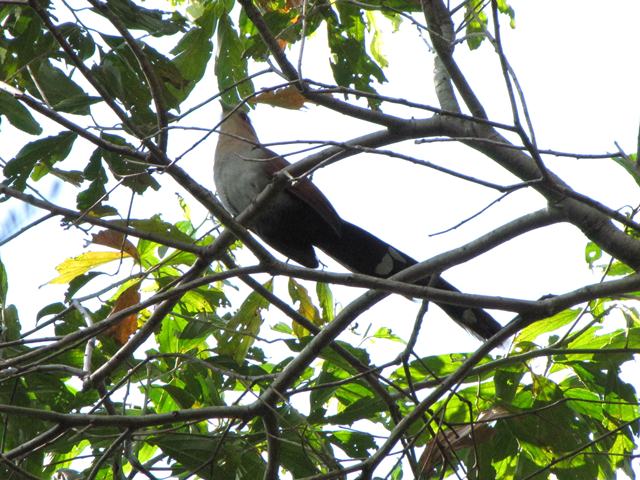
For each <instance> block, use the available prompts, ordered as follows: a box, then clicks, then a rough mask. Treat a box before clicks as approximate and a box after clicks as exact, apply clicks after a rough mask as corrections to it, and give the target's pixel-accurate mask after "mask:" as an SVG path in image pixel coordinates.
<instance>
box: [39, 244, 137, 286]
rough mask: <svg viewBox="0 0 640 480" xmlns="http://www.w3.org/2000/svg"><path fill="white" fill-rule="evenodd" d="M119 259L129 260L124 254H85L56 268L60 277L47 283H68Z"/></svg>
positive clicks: (69, 259) (68, 259)
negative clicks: (93, 269)
mask: <svg viewBox="0 0 640 480" xmlns="http://www.w3.org/2000/svg"><path fill="white" fill-rule="evenodd" d="M121 258H129V254H128V253H126V252H86V253H83V254H82V255H78V256H77V257H73V258H67V259H66V260H65V261H64V262H62V263H61V264H60V265H58V266H57V267H56V270H57V271H58V273H59V274H60V275H59V276H57V277H56V278H54V279H53V280H51V281H49V283H52V284H64V283H69V282H70V281H71V280H73V279H74V278H76V277H77V276H79V275H82V274H83V273H86V272H88V271H89V270H91V269H92V268H96V267H98V266H100V265H103V264H105V263H109V262H113V261H114V260H120V259H121Z"/></svg>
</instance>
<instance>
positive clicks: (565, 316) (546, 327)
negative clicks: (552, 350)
mask: <svg viewBox="0 0 640 480" xmlns="http://www.w3.org/2000/svg"><path fill="white" fill-rule="evenodd" d="M579 314H580V309H579V308H574V309H567V310H563V311H562V312H560V313H556V314H555V315H554V316H552V317H549V318H545V319H544V320H540V321H537V322H535V323H533V324H531V325H529V326H528V327H526V328H524V329H523V330H522V331H521V332H520V333H518V335H517V336H516V338H515V340H514V343H516V344H518V343H524V342H533V341H534V340H535V339H537V338H538V337H540V335H543V334H545V333H548V332H553V331H555V330H557V329H559V328H562V327H564V326H565V325H568V324H569V323H571V322H573V321H574V320H575V319H576V318H578V315H579Z"/></svg>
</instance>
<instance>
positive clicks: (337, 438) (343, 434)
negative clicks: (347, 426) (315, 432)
mask: <svg viewBox="0 0 640 480" xmlns="http://www.w3.org/2000/svg"><path fill="white" fill-rule="evenodd" d="M329 439H330V441H331V442H332V443H335V444H336V445H337V446H338V447H340V448H341V449H342V450H344V451H345V452H346V453H347V455H350V456H351V457H353V458H367V457H368V456H369V455H370V453H369V450H374V449H375V448H376V447H377V445H376V442H375V441H374V440H373V437H372V436H371V435H370V434H368V433H363V432H356V431H353V430H336V431H335V432H333V433H332V434H331V435H330V436H329Z"/></svg>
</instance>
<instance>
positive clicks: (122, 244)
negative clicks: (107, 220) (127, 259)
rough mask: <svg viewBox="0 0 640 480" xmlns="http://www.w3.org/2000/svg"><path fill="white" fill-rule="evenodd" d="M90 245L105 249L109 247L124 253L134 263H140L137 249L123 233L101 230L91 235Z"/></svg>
mask: <svg viewBox="0 0 640 480" xmlns="http://www.w3.org/2000/svg"><path fill="white" fill-rule="evenodd" d="M91 243H95V244H97V245H104V246H105V247H111V248H114V249H116V250H120V251H123V252H126V253H128V254H129V255H130V256H131V258H133V259H134V260H135V261H136V262H138V263H139V262H140V255H139V254H138V249H137V248H136V246H135V245H134V244H133V243H131V242H130V241H129V240H127V238H126V237H125V236H124V233H121V232H116V231H115V230H102V231H101V232H98V233H95V234H93V235H92V238H91Z"/></svg>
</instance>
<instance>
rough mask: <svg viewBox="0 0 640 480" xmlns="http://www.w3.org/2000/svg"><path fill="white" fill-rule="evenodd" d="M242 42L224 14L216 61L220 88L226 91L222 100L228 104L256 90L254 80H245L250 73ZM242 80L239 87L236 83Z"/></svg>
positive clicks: (219, 33) (220, 21) (216, 72)
mask: <svg viewBox="0 0 640 480" xmlns="http://www.w3.org/2000/svg"><path fill="white" fill-rule="evenodd" d="M243 53H244V48H243V46H242V42H241V40H240V38H239V37H238V34H237V33H236V30H235V29H234V28H233V24H232V22H231V19H230V18H229V16H228V15H224V16H222V17H221V18H220V20H219V22H218V56H217V57H216V62H215V74H216V78H217V79H218V89H219V90H220V91H221V92H222V91H226V93H224V94H223V96H222V101H223V102H225V103H226V104H228V105H236V104H238V103H240V99H241V98H245V97H247V96H248V95H250V94H252V93H253V92H254V88H253V82H251V81H250V80H249V81H244V80H246V78H247V75H248V67H247V59H246V58H245V57H244V55H243ZM238 82H241V83H240V84H239V85H238V86H237V87H234V85H235V84H237V83H238Z"/></svg>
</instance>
